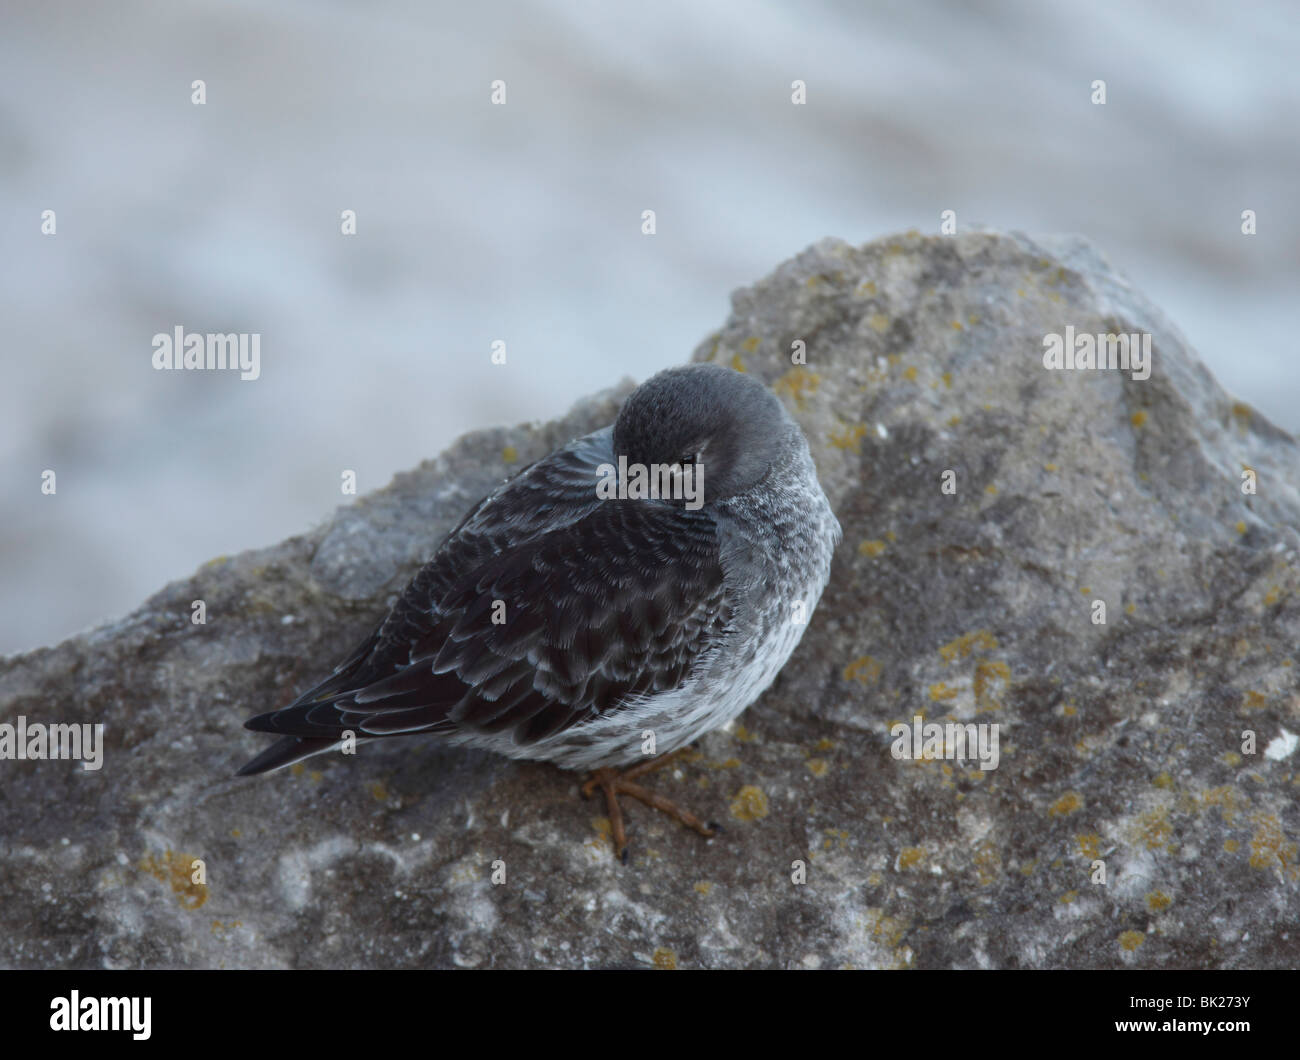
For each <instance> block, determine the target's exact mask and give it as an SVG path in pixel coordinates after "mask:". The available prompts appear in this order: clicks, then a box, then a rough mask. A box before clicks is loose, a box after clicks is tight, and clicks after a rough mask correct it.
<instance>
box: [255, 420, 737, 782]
mask: <svg viewBox="0 0 1300 1060" xmlns="http://www.w3.org/2000/svg"><path fill="white" fill-rule="evenodd" d="M612 460H613V457H612V453H611V452H610V448H609V431H608V430H605V431H601V432H597V434H595V435H589V436H588V437H587V438H585V439H581V440H580V441H579V442H575V443H573V444H572V445H570V446H568V447H566V448H565V449H563V450H560V451H559V452H558V453H555V454H553V455H552V456H550V457H548V458H546V459H545V460H543V461H539V462H538V463H537V464H534V465H532V466H531V467H529V468H527V469H526V470H525V471H523V472H521V473H520V475H519V476H517V477H516V478H515V479H513V480H512V481H510V482H509V483H507V484H506V485H505V486H504V487H502V488H501V489H499V490H498V491H497V492H496V493H494V494H493V495H491V496H489V497H488V498H486V499H485V500H484V501H482V502H481V503H480V504H479V505H478V506H477V507H476V508H475V509H474V510H473V511H472V512H471V513H470V514H469V515H468V516H467V517H466V518H465V520H464V521H463V522H462V523H461V524H460V526H459V527H457V528H456V530H454V531H453V532H452V533H451V534H450V535H449V537H448V538H447V539H446V540H445V541H444V542H443V544H442V545H441V546H440V547H439V549H438V551H437V553H436V554H435V555H434V558H433V559H432V560H431V561H430V562H429V563H428V564H427V565H426V566H425V567H424V568H422V569H421V571H420V572H419V574H417V575H416V577H415V578H414V579H413V580H412V582H411V583H410V585H408V586H407V588H406V590H405V591H404V592H403V593H402V596H401V598H400V599H399V600H398V602H397V604H396V605H395V606H394V608H393V610H392V611H391V612H390V614H389V615H388V617H387V618H385V620H384V621H383V622H382V623H381V624H380V626H379V628H378V629H377V630H376V631H375V632H374V634H372V635H371V636H370V637H369V638H368V639H367V640H366V641H365V643H363V644H362V645H361V646H360V647H359V648H358V649H357V651H356V652H354V653H353V654H352V655H351V656H350V657H349V658H348V659H347V660H346V661H345V662H344V663H343V664H342V665H341V666H340V667H339V668H338V669H337V670H336V671H335V672H334V673H333V674H332V675H331V676H330V677H329V678H327V679H326V680H325V681H323V682H322V683H321V684H319V685H318V686H316V687H315V688H313V689H312V690H311V691H309V692H307V693H306V694H305V695H303V696H302V697H300V698H299V700H298V701H297V702H295V703H294V704H293V705H291V706H289V707H286V708H285V709H283V710H279V711H275V712H273V713H271V714H263V715H260V716H259V717H256V718H253V719H252V720H251V721H249V722H248V727H249V728H252V729H256V730H259V731H264V732H275V733H280V734H283V735H286V736H289V737H295V738H308V740H309V741H334V740H337V739H339V738H340V736H341V734H342V733H343V732H344V731H345V730H349V729H350V730H352V731H353V732H354V733H356V734H357V736H358V737H362V738H364V737H381V736H395V735H400V734H404V733H412V732H435V733H450V732H478V733H494V732H497V733H499V732H506V731H510V730H513V736H514V739H515V741H516V742H519V743H531V742H534V741H536V740H540V739H542V738H544V737H546V736H549V735H552V734H554V733H557V732H561V731H563V730H564V729H566V728H568V727H570V726H572V725H575V724H578V723H579V722H581V721H583V720H585V719H590V718H594V717H597V716H600V715H604V714H607V713H609V712H610V711H614V710H617V709H619V707H620V706H621V705H623V704H625V703H626V702H627V701H628V699H629V697H633V696H637V695H640V694H646V693H652V692H658V691H664V690H668V689H672V688H676V687H678V686H679V685H681V684H682V683H683V682H684V681H685V680H686V678H687V677H688V676H689V674H690V671H691V669H692V667H693V666H694V664H695V662H696V661H697V659H698V658H699V657H700V655H701V653H702V652H704V651H706V650H708V648H709V647H710V646H711V645H712V644H713V643H714V642H715V641H716V638H717V637H718V636H719V635H720V633H721V632H722V630H723V628H724V627H725V624H726V621H727V619H728V617H729V609H728V606H727V602H726V598H725V594H724V588H723V576H722V569H721V566H720V564H719V550H718V541H717V532H716V525H715V524H714V522H713V520H712V518H711V517H710V516H708V515H706V514H704V513H703V512H700V511H695V512H692V511H687V510H685V509H682V508H679V507H674V506H671V505H669V504H666V503H663V502H659V501H627V500H599V499H598V498H597V496H596V479H597V472H596V467H597V465H598V464H599V463H602V462H605V461H611V462H612ZM498 601H500V604H498V603H497V602H498ZM502 608H504V613H502ZM494 618H496V619H497V621H493V619H494ZM285 743H286V747H288V741H285ZM310 746H311V747H312V748H313V749H317V750H318V749H320V746H321V745H320V744H317V743H311V744H310ZM324 746H328V743H326V744H324ZM290 750H292V748H290ZM263 757H266V756H265V755H264V756H263ZM299 757H301V755H299ZM287 760H293V759H292V758H290V759H287ZM275 764H284V763H283V762H275V763H273V764H272V765H270V766H265V767H264V768H274V765H275Z"/></svg>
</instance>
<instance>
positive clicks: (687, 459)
mask: <svg viewBox="0 0 1300 1060" xmlns="http://www.w3.org/2000/svg"><path fill="white" fill-rule="evenodd" d="M699 459H700V454H699V453H695V452H691V453H682V455H681V456H679V457H678V458H677V462H678V463H679V464H681V465H682V466H683V467H685V466H686V465H687V464H694V463H698V462H699Z"/></svg>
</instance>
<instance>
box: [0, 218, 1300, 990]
mask: <svg viewBox="0 0 1300 1060" xmlns="http://www.w3.org/2000/svg"><path fill="white" fill-rule="evenodd" d="M733 301H734V308H733V313H732V317H731V319H730V320H729V321H728V323H727V324H726V326H725V328H724V329H723V330H722V331H721V332H719V333H718V334H717V335H715V336H713V337H712V338H710V339H709V340H707V341H706V342H705V343H704V344H702V346H701V347H700V349H699V350H698V351H697V353H696V359H699V360H714V361H718V362H720V363H723V364H731V365H734V366H735V367H738V368H743V369H744V370H746V371H749V372H753V373H755V374H757V375H759V376H760V377H762V378H763V379H764V380H765V381H766V382H768V383H769V384H770V385H772V386H773V388H774V389H775V391H776V393H777V394H778V395H779V396H780V397H781V398H782V399H783V400H784V401H785V402H786V404H787V407H788V408H789V409H790V410H791V411H792V412H793V413H794V414H795V415H796V416H797V417H798V418H799V420H800V421H801V423H802V424H803V426H804V429H805V432H806V433H807V435H808V438H809V441H810V443H811V445H812V448H813V453H814V456H815V457H816V459H817V461H818V465H819V468H820V471H821V475H822V480H823V485H824V486H825V489H826V492H827V494H828V496H829V497H830V499H831V502H832V504H833V505H834V507H835V508H836V511H837V514H838V515H839V518H840V521H841V523H842V524H843V526H844V531H845V541H844V544H843V545H842V546H841V548H840V551H839V554H838V556H837V559H836V564H835V567H834V571H833V573H832V578H831V584H830V586H829V587H828V589H827V591H826V594H825V596H824V597H823V600H822V603H821V606H820V607H819V608H818V610H817V612H816V614H815V615H814V617H813V620H812V625H811V628H810V629H809V631H808V633H807V635H806V636H805V637H804V639H803V642H802V644H801V646H800V648H799V649H798V651H797V652H796V653H795V656H794V658H793V659H792V660H791V662H790V664H789V665H788V666H787V667H786V670H785V672H784V673H783V674H782V675H781V677H780V678H778V680H777V683H776V684H775V685H774V687H773V688H772V689H771V690H770V691H769V692H768V694H767V695H766V696H764V697H763V698H762V699H761V700H760V701H759V702H758V703H757V704H756V705H755V706H753V707H751V708H750V710H749V711H748V712H746V714H744V715H743V716H742V718H741V719H740V724H738V725H736V726H735V727H734V728H733V729H732V730H731V731H730V732H716V733H713V734H711V735H710V736H708V737H706V738H705V739H704V740H703V741H702V742H701V744H700V747H699V750H698V752H697V753H696V754H694V755H693V756H690V760H688V761H683V762H682V763H681V764H680V765H678V766H675V767H673V768H670V769H667V770H664V771H662V772H661V773H659V774H656V775H655V777H654V778H652V779H653V783H654V785H655V786H656V787H657V788H658V789H659V790H662V791H664V792H665V793H666V794H669V795H672V796H675V797H678V798H680V799H682V800H683V801H687V802H688V804H689V805H691V806H692V808H694V809H696V810H697V811H699V812H700V813H702V814H704V815H706V816H711V817H714V818H717V819H720V820H723V821H725V822H726V824H727V829H726V832H725V833H724V834H723V835H722V836H721V837H720V838H718V839H716V840H713V841H712V842H709V843H706V842H704V841H703V840H701V839H700V838H699V837H698V836H695V835H694V834H692V833H690V832H687V831H686V830H685V829H682V828H680V827H679V826H677V825H675V824H673V823H672V822H671V821H669V820H668V819H667V818H665V817H663V816H662V815H658V814H654V813H651V812H650V811H648V810H645V809H644V808H643V807H641V806H640V805H639V804H636V803H633V804H630V806H629V807H628V811H627V812H628V819H629V829H630V840H631V843H632V855H633V856H632V861H631V863H630V864H629V865H621V864H619V863H618V862H617V861H615V860H614V858H613V857H612V855H611V850H610V845H609V841H608V836H607V823H606V822H604V821H603V820H602V819H601V818H600V815H601V814H602V813H603V812H604V811H603V806H601V805H600V804H599V803H597V802H594V801H593V802H591V803H586V804H584V803H581V802H580V801H579V800H578V799H577V798H576V794H577V787H578V783H577V782H578V778H577V777H576V776H575V775H573V774H568V773H564V772H561V771H559V770H556V769H554V768H552V767H549V766H544V765H537V764H524V763H516V762H510V761H507V760H505V759H500V758H496V757H493V756H491V755H487V754H482V753H474V752H469V751H464V750H452V749H447V748H443V747H440V746H439V745H438V744H437V743H435V742H433V741H431V740H419V739H415V740H402V741H394V742H391V743H380V744H370V745H367V746H365V747H363V748H361V750H360V751H359V753H358V754H357V755H356V756H355V757H352V758H342V757H336V756H329V757H322V758H318V759H314V760H312V761H311V762H308V763H307V764H306V768H297V769H295V770H294V771H292V772H285V773H281V774H273V775H270V776H265V777H257V778H251V779H246V780H235V779H232V777H231V774H232V773H233V771H234V770H235V769H236V768H237V767H238V766H239V765H241V764H242V763H243V762H244V761H245V760H246V759H247V758H249V757H250V756H251V755H252V754H253V753H254V752H256V751H257V750H258V749H259V748H260V747H262V746H263V745H264V742H265V739H264V738H263V737H260V736H258V735H256V734H253V733H248V732H245V731H244V730H243V728H242V722H243V720H244V719H245V718H246V717H248V716H249V715H251V714H254V713H257V712H260V711H265V710H270V709H272V708H274V707H276V706H279V705H282V704H284V703H286V702H287V701H289V700H290V699H291V698H292V697H293V695H294V694H295V693H296V692H298V691H301V690H302V689H303V688H305V687H306V686H307V685H309V684H310V683H312V682H314V681H315V680H317V679H318V678H319V677H321V676H323V674H324V673H325V672H326V671H327V670H328V668H329V667H330V666H332V665H333V663H334V662H335V661H337V659H338V658H339V657H340V655H341V654H342V653H343V652H344V651H346V650H347V649H348V648H349V647H351V646H352V644H353V643H354V642H355V641H357V640H359V639H360V638H361V637H362V636H363V635H364V634H365V633H367V632H368V631H369V628H370V627H371V625H372V624H373V622H374V621H375V620H376V619H377V618H378V617H379V616H380V615H381V613H382V612H383V610H384V608H385V606H386V604H387V602H388V600H389V599H391V597H392V595H393V594H394V593H395V592H396V591H397V590H398V589H399V588H400V587H401V586H402V584H403V583H404V582H405V580H406V579H407V578H408V577H409V576H410V575H411V574H412V573H413V572H414V570H415V569H416V568H417V566H418V565H419V563H420V562H421V560H422V559H423V558H424V557H425V556H427V554H428V553H429V551H430V550H431V549H432V548H433V547H434V545H435V544H436V543H437V541H438V539H439V538H440V536H441V535H442V534H443V533H445V532H446V531H447V530H448V529H450V528H451V527H452V526H453V525H454V523H455V522H456V521H457V520H458V519H459V517H460V516H461V514H462V513H463V512H464V511H465V509H466V508H467V507H468V506H469V505H470V504H471V503H472V502H473V501H475V500H476V499H477V498H478V497H479V496H480V495H481V494H483V493H485V492H486V491H487V490H488V489H489V488H490V487H491V486H492V485H493V484H494V483H495V482H496V481H498V480H499V479H501V478H502V477H504V476H506V475H508V474H510V472H511V471H512V470H513V469H514V468H516V467H518V466H520V465H522V464H524V463H526V462H528V461H530V460H532V459H535V458H537V457H539V456H542V455H544V454H545V453H546V452H548V451H549V450H551V449H552V448H554V447H555V446H557V445H559V444H561V443H562V442H564V441H566V440H567V439H568V438H570V437H572V436H574V435H577V434H580V433H582V432H585V431H588V430H591V429H593V428H595V427H597V426H599V425H602V424H605V423H608V422H610V421H611V420H612V418H613V416H614V415H615V413H616V410H617V408H618V404H619V401H620V399H621V398H622V396H623V395H624V394H625V393H626V392H627V389H628V388H627V387H624V388H622V389H620V390H619V391H618V392H615V393H607V394H602V395H599V396H597V397H594V398H591V399H588V400H586V401H584V402H582V403H581V404H579V405H578V406H577V407H576V408H575V409H574V411H573V412H572V413H571V414H570V415H569V416H567V417H566V418H565V419H564V420H562V421H560V422H557V423H554V424H550V425H547V426H545V427H524V428H516V429H499V430H489V431H482V432H478V433H475V434H472V435H469V436H467V437H466V438H464V439H462V440H461V441H459V442H458V443H457V444H456V445H454V446H453V447H452V448H451V449H450V450H449V451H448V452H447V453H445V454H443V455H442V456H440V457H439V458H437V459H436V460H433V461H429V462H426V463H425V464H423V465H421V466H420V467H419V468H418V469H416V470H415V471H413V472H410V473H408V474H404V475H400V476H398V477H397V478H396V479H395V480H394V482H393V483H392V484H391V485H390V486H389V487H387V488H386V489H384V490H381V491H379V492H377V493H375V494H372V495H371V496H369V497H367V498H364V499H362V500H360V501H359V502H358V503H356V504H355V505H352V506H350V507H348V508H344V509H342V510H340V511H339V513H338V514H337V515H336V516H335V518H334V519H333V520H332V521H331V522H330V523H328V524H327V525H325V526H323V527H320V528H318V529H316V530H314V531H312V532H311V533H308V534H306V535H304V536H301V537H296V538H292V539H290V540H288V541H286V542H284V543H283V544H281V545H279V546H276V547H274V548H270V549H264V550H261V551H257V552H249V553H244V554H242V555H239V556H236V557H232V558H229V559H226V558H222V559H219V560H215V561H213V562H212V563H210V564H208V565H207V566H205V567H204V568H202V569H201V570H200V571H198V573H197V574H196V575H195V576H194V577H193V578H192V579H190V580H189V581H186V582H182V583H177V584H173V585H170V586H168V587H167V588H166V589H164V590H162V591H161V592H160V593H158V594H157V595H156V596H154V597H153V598H152V599H150V600H149V601H147V602H146V603H145V604H144V606H143V607H142V608H141V609H140V610H139V611H137V612H136V613H135V614H133V615H131V616H130V617H128V618H126V619H123V620H122V621H120V622H115V623H111V624H109V625H106V626H104V627H101V628H99V629H97V630H94V631H92V632H90V633H88V634H85V635H82V636H79V637H75V638H73V639H72V640H69V641H67V642H66V643H64V644H62V645H60V646H58V647H56V648H50V649H45V650H41V651H36V652H32V653H30V654H27V655H23V656H18V657H14V658H10V659H6V660H4V661H3V663H0V722H5V723H9V724H13V723H15V722H16V719H17V718H18V716H20V715H22V716H24V717H26V719H27V721H28V722H29V723H31V722H41V723H47V724H48V723H51V722H76V723H97V722H98V723H103V724H104V726H105V733H104V741H105V752H104V761H103V768H102V769H100V770H98V771H88V770H83V769H82V768H81V767H80V766H79V765H77V764H75V763H71V762H65V761H54V762H49V761H47V762H32V761H22V762H19V761H5V762H0V770H3V777H4V782H3V785H0V890H2V893H3V894H4V895H5V898H4V900H3V902H0V963H3V964H4V965H7V966H17V967H34V966H80V967H100V966H107V967H114V968H118V967H140V966H143V967H326V966H328V967H375V966H427V967H442V966H457V965H460V966H478V967H485V966H495V967H515V966H525V967H539V966H562V967H599V966H637V965H644V966H662V967H682V968H686V967H736V966H750V965H760V966H802V967H839V966H848V965H851V966H855V967H864V966H900V967H901V966H916V967H1014V966H1019V967H1063V966H1089V967H1107V966H1126V965H1127V966H1136V967H1151V966H1183V967H1256V966H1267V967H1284V966H1285V967H1293V966H1295V965H1296V964H1297V963H1300V929H1297V927H1296V924H1295V922H1296V915H1297V912H1298V911H1300V900H1298V899H1300V854H1298V852H1297V837H1298V836H1300V814H1298V813H1297V810H1296V808H1295V795H1296V793H1297V788H1298V787H1300V754H1297V753H1294V749H1295V746H1296V741H1295V740H1294V739H1293V738H1290V736H1289V732H1300V665H1297V661H1296V655H1297V646H1298V645H1300V560H1298V559H1297V550H1298V549H1300V533H1298V532H1297V526H1300V448H1298V447H1297V444H1296V442H1295V440H1294V439H1292V438H1291V437H1290V436H1288V435H1287V434H1285V433H1284V432H1283V431H1281V430H1279V429H1277V428H1276V427H1274V426H1272V425H1271V424H1270V423H1268V422H1267V421H1265V420H1264V419H1263V418H1262V417H1260V416H1259V415H1258V414H1257V413H1255V412H1253V411H1252V410H1251V409H1250V408H1248V407H1246V406H1244V405H1241V404H1239V403H1235V402H1233V401H1232V399H1230V398H1229V397H1227V396H1226V395H1225V394H1224V393H1223V392H1222V390H1220V388H1219V387H1218V385H1217V384H1216V383H1215V382H1214V380H1213V379H1212V378H1211V377H1210V375H1209V374H1208V373H1207V372H1206V370H1205V369H1204V368H1203V367H1202V365H1201V364H1200V362H1199V361H1198V360H1197V359H1196V357H1195V355H1194V354H1193V353H1192V352H1191V351H1190V350H1189V349H1188V348H1187V346H1186V343H1185V341H1184V340H1183V339H1182V337H1181V336H1180V335H1179V334H1178V332H1177V331H1176V330H1175V329H1174V328H1173V326H1172V325H1171V324H1170V323H1169V322H1167V321H1166V320H1165V319H1164V318H1163V317H1162V316H1161V315H1160V314H1159V313H1158V312H1157V311H1156V310H1155V309H1153V308H1152V307H1151V306H1150V305H1149V304H1148V303H1147V302H1146V301H1145V300H1144V299H1143V298H1142V297H1141V295H1139V294H1138V293H1137V292H1136V291H1134V290H1133V289H1132V288H1131V287H1129V286H1128V285H1127V284H1126V283H1125V282H1124V280H1122V279H1121V278H1120V277H1118V276H1117V275H1116V274H1115V273H1114V272H1113V271H1112V270H1111V269H1110V268H1109V267H1108V266H1107V265H1106V263H1105V262H1104V261H1103V260H1102V259H1101V258H1100V257H1099V256H1098V255H1097V253H1096V251H1094V250H1093V249H1091V248H1090V247H1089V246H1088V245H1087V244H1086V243H1082V242H1080V241H1069V240H1051V241H1045V240H1039V241H1037V242H1035V241H1031V240H1029V239H1027V238H1025V237H1023V236H1007V235H998V234H993V233H975V234H971V235H966V236H962V237H957V238H942V237H938V238H922V237H919V236H907V237H902V238H897V239H892V240H884V241H880V242H876V243H872V244H870V245H868V246H865V247H861V248H854V247H851V246H848V245H846V244H843V243H839V242H835V241H826V242H823V243H821V244H818V245H817V246H815V247H813V248H811V249H809V250H808V251H806V252H804V253H803V254H801V255H799V256H798V257H797V258H795V259H794V260H793V261H790V262H787V263H786V264H784V265H782V266H781V267H780V268H779V269H777V271H776V272H775V273H773V274H772V275H771V276H770V277H768V278H767V279H765V280H763V281H761V282H760V283H758V284H757V285H755V286H754V287H752V288H749V289H747V290H744V291H741V292H738V293H737V294H736V295H735V297H734V300H733ZM1067 325H1069V326H1071V327H1073V329H1074V332H1075V333H1076V334H1084V333H1089V334H1094V333H1095V334H1105V333H1111V332H1122V333H1147V334H1149V335H1150V336H1151V348H1152V352H1153V361H1152V365H1151V369H1152V370H1151V373H1150V377H1149V378H1147V379H1145V380H1143V379H1138V378H1134V373H1133V372H1122V371H1118V370H1076V371H1049V370H1047V369H1046V368H1045V367H1044V363H1043V355H1044V337H1045V336H1047V335H1049V334H1062V333H1064V330H1065V328H1066V326H1067ZM796 343H802V344H803V346H802V347H798V346H796V345H794V344H796ZM801 348H802V350H803V351H804V354H803V356H805V357H806V364H796V363H792V360H791V352H792V349H794V350H795V351H798V350H799V349H801ZM945 472H951V473H952V474H950V475H945ZM1250 482H1253V483H1256V484H1257V493H1256V494H1254V495H1251V494H1249V493H1246V492H1243V483H1250ZM945 483H947V489H946V490H945V488H944V487H945ZM195 600H202V601H203V602H204V604H205V606H206V612H207V622H206V624H203V625H195V624H194V623H192V622H191V619H190V615H191V607H192V603H193V602H194V601H195ZM1099 602H1100V604H1103V605H1104V611H1105V614H1104V618H1105V621H1104V623H1103V622H1100V621H1098V620H1097V619H1098V618H1099V617H1100V610H1099ZM918 714H920V715H923V716H924V718H925V720H927V721H947V720H950V719H955V720H959V721H963V722H965V721H970V722H977V723H985V724H993V723H996V724H997V725H998V726H999V727H1000V728H999V732H1000V760H999V762H998V765H997V768H996V769H990V770H987V771H985V772H981V771H979V768H978V763H976V762H970V761H967V762H959V761H924V760H922V761H911V760H900V759H897V758H895V757H893V755H892V754H891V745H892V744H893V742H894V738H893V736H892V735H891V725H892V724H893V723H895V722H910V721H911V720H912V719H913V717H914V716H916V715H918ZM1247 733H1253V734H1255V736H1254V739H1255V747H1254V752H1255V753H1250V750H1251V748H1250V745H1249V737H1248V736H1244V735H1243V734H1247ZM1266 752H1267V753H1266ZM196 860H201V861H202V869H203V871H204V872H205V873H206V881H207V882H206V884H200V883H195V882H194V878H195V877H194V871H195V861H196ZM797 862H802V863H803V864H804V866H805V870H804V871H805V872H806V882H802V883H796V882H792V879H793V878H795V877H798V876H799V870H798V868H797V866H796V865H795V863H797ZM494 863H495V865H496V869H497V877H498V879H499V878H500V873H501V871H502V870H503V871H504V882H494V879H493V874H494ZM1099 864H1100V865H1102V866H1104V871H1105V882H1104V883H1101V882H1098V881H1099V879H1100V871H1099Z"/></svg>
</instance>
